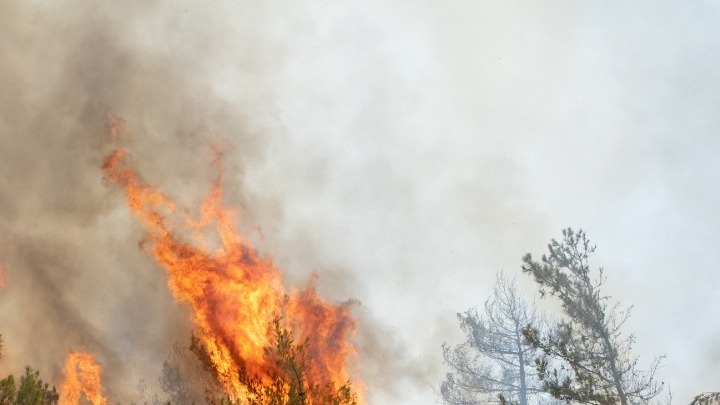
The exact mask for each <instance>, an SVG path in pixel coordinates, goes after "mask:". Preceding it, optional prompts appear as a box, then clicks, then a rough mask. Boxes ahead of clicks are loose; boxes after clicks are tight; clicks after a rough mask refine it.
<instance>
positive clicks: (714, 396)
mask: <svg viewBox="0 0 720 405" xmlns="http://www.w3.org/2000/svg"><path fill="white" fill-rule="evenodd" d="M717 404H720V392H705V393H702V394H700V395H696V396H695V398H693V401H692V402H691V403H690V405H717Z"/></svg>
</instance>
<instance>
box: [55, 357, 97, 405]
mask: <svg viewBox="0 0 720 405" xmlns="http://www.w3.org/2000/svg"><path fill="white" fill-rule="evenodd" d="M101 372H102V367H100V366H99V365H97V364H95V361H94V360H93V357H92V355H90V354H88V353H83V352H70V353H69V354H68V357H67V360H66V361H65V368H64V373H65V379H64V380H63V382H62V384H61V385H60V401H59V405H77V404H78V402H79V401H80V395H81V394H83V393H84V394H85V396H86V397H87V399H88V400H90V402H92V403H93V405H106V404H107V399H106V398H105V397H104V396H103V395H102V386H101V385H100V373H101Z"/></svg>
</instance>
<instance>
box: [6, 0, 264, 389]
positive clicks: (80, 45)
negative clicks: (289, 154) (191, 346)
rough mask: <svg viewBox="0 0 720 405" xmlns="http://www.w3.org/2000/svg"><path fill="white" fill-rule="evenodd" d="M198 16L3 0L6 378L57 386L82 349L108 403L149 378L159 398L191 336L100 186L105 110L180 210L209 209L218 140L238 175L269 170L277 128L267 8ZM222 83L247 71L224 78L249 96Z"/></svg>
mask: <svg viewBox="0 0 720 405" xmlns="http://www.w3.org/2000/svg"><path fill="white" fill-rule="evenodd" d="M194 5H196V4H193V3H191V2H187V3H183V2H175V1H172V2H170V1H168V2H160V1H157V2H145V1H132V2H124V4H122V5H120V4H110V3H107V4H99V3H97V4H91V3H88V2H83V1H72V0H71V1H64V2H44V1H38V2H24V3H22V4H21V3H14V2H3V3H2V4H0V15H2V16H3V17H2V19H3V23H2V24H0V45H1V48H2V49H3V52H4V53H5V57H3V58H2V60H1V61H0V86H1V87H2V88H3V89H4V90H3V92H2V94H1V95H0V140H1V141H2V148H0V173H2V176H0V236H1V239H0V257H2V261H3V262H4V264H5V267H6V270H7V271H6V272H7V281H8V285H7V287H6V288H5V289H4V290H3V291H2V292H1V294H2V300H3V305H2V306H0V317H1V318H2V319H3V322H2V325H1V326H0V333H2V335H3V338H4V342H5V344H4V346H5V347H4V353H3V354H4V357H3V358H4V359H5V360H4V361H3V367H4V368H5V369H6V370H7V371H14V372H17V371H18V370H21V369H22V368H23V367H24V366H25V365H26V364H29V365H32V366H33V367H37V368H39V369H40V370H41V372H42V373H43V375H46V376H49V378H48V379H49V380H54V381H58V380H59V377H60V376H59V372H60V365H61V362H62V361H63V359H64V357H65V355H66V353H67V350H68V349H69V348H76V349H80V350H84V351H88V352H91V353H93V354H95V355H96V356H97V358H98V361H99V362H100V363H101V364H103V366H105V368H106V370H105V372H104V379H105V380H106V381H105V382H106V383H107V386H108V394H109V396H110V397H111V398H113V400H118V401H127V400H130V399H132V398H133V397H132V396H133V395H136V385H137V381H138V379H140V378H145V379H146V380H147V381H149V382H150V384H151V385H152V384H155V385H154V386H152V387H151V388H152V389H155V390H157V377H158V376H159V375H160V371H161V367H162V364H163V360H164V357H165V356H166V355H167V354H168V353H169V352H170V348H171V347H172V344H173V343H174V342H175V341H182V342H183V344H185V342H186V341H188V340H189V331H190V326H189V323H188V321H187V314H186V313H185V309H184V308H183V307H181V306H179V305H178V304H177V303H175V302H174V301H173V300H172V298H171V296H170V294H169V292H168V289H167V287H166V284H165V276H164V274H163V273H162V271H160V270H158V268H157V266H156V265H155V264H154V263H153V262H152V259H150V258H148V257H146V255H145V254H144V253H143V252H141V251H140V249H139V248H138V245H137V244H138V242H140V240H141V239H142V231H141V229H140V227H139V225H138V224H137V223H136V221H135V219H134V218H132V217H131V216H130V214H129V213H128V212H127V208H126V207H125V205H124V200H123V198H122V195H121V194H120V193H119V192H118V191H117V190H113V189H112V188H110V187H107V186H106V185H105V184H103V182H102V174H101V172H100V166H101V161H102V158H103V155H104V153H105V152H106V151H107V150H106V149H107V142H108V140H107V130H106V125H107V118H108V116H107V114H108V112H113V113H116V114H118V115H121V116H123V117H124V118H126V119H127V120H128V121H129V122H130V128H132V132H133V134H135V137H134V138H133V139H131V140H129V141H128V142H129V143H131V144H132V146H131V147H130V150H131V153H132V155H133V158H134V159H136V161H138V162H140V166H141V167H142V171H143V174H144V175H146V176H147V178H149V179H152V181H153V182H158V183H163V186H164V187H165V188H166V189H169V190H170V192H171V194H176V195H178V196H180V200H181V201H182V202H184V203H185V202H186V203H188V204H192V203H193V202H195V201H196V200H197V199H199V198H200V196H201V195H202V194H203V192H204V191H205V186H206V185H207V179H209V178H210V176H212V175H213V174H212V173H211V169H209V167H208V166H209V165H208V163H209V162H210V160H211V158H212V157H211V155H210V153H209V152H208V150H207V145H208V138H210V137H213V138H218V139H226V140H227V143H228V145H227V148H226V149H227V150H228V158H227V160H228V166H230V169H232V170H233V173H235V174H236V175H237V176H238V178H241V176H242V172H243V167H244V166H245V165H246V164H247V162H250V161H253V160H257V159H262V157H263V153H264V148H265V145H267V143H268V142H269V141H270V139H271V137H272V136H273V134H274V133H277V130H276V128H271V127H272V126H273V125H275V123H274V120H273V118H272V117H271V114H272V110H271V109H270V107H269V105H268V104H267V103H266V102H265V100H264V98H265V97H267V94H266V91H269V90H271V88H270V87H269V86H268V87H264V84H265V83H264V80H265V77H266V76H267V75H269V74H271V72H272V70H273V66H274V65H275V64H276V61H275V60H274V59H275V58H274V56H273V55H272V54H271V53H269V50H270V49H272V48H273V47H274V44H272V40H266V39H265V37H264V36H261V35H259V34H258V33H253V32H252V30H253V27H254V25H253V24H251V21H253V20H254V19H257V18H259V19H263V17H262V16H263V15H264V13H266V10H264V9H263V7H252V8H251V7H247V6H245V7H241V6H236V5H232V4H231V3H230V2H226V3H220V4H216V5H215V6H214V7H211V8H205V9H204V10H197V9H195V8H194V7H193V6H194ZM190 13H193V18H189V17H188V15H190ZM197 13H201V14H202V13H204V14H202V15H199V16H198V15H197ZM229 13H232V15H233V17H232V18H231V17H223V15H228V14H229ZM233 30H235V31H245V32H242V34H243V35H242V37H243V42H238V43H234V42H233V41H234V40H233V39H232V38H236V37H237V35H234V34H237V32H228V31H233ZM268 42H269V43H268ZM218 66H222V68H218ZM222 69H229V70H231V71H225V72H224V73H223V72H222V71H221V70H222ZM233 69H237V71H232V70H233ZM219 74H225V75H226V76H228V81H232V80H233V79H234V78H235V76H237V77H240V76H242V78H243V81H241V82H240V81H237V80H235V81H233V82H232V83H228V82H226V84H227V85H228V86H233V85H235V86H238V88H237V89H234V90H233V91H231V92H230V94H231V95H233V97H236V98H234V99H232V100H230V96H229V95H228V94H227V93H226V94H221V91H227V89H226V88H218V85H217V75H219ZM236 94H242V96H241V97H238V96H236ZM236 180H237V179H236ZM233 190H234V191H235V193H234V195H232V196H231V197H230V198H232V199H233V202H236V203H238V204H245V203H246V197H245V196H244V195H243V194H242V185H241V184H237V186H236V187H231V188H230V191H231V192H232V191H233ZM248 198H251V197H248ZM245 219H246V220H247V221H249V222H250V223H257V220H256V218H253V217H252V215H248V216H247V217H246V218H245Z"/></svg>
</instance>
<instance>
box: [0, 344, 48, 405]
mask: <svg viewBox="0 0 720 405" xmlns="http://www.w3.org/2000/svg"><path fill="white" fill-rule="evenodd" d="M1 350H2V336H0V355H1ZM59 399H60V396H59V395H58V393H57V391H56V390H55V387H52V388H50V386H49V384H48V383H45V382H43V380H42V379H40V372H39V371H33V370H32V369H31V368H30V367H25V374H24V375H23V376H21V377H20V386H19V387H18V385H17V383H16V382H15V377H14V376H13V375H12V374H10V375H8V376H7V377H5V378H3V379H2V380H0V405H52V404H57V402H58V400H59Z"/></svg>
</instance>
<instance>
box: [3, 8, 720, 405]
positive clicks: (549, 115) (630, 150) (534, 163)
mask: <svg viewBox="0 0 720 405" xmlns="http://www.w3.org/2000/svg"><path fill="white" fill-rule="evenodd" d="M719 18H720V6H718V5H717V4H716V3H714V2H710V1H694V2H674V1H665V0H661V1H653V2H650V1H637V2H623V1H606V2H602V3H599V2H572V1H559V0H558V1H551V0H548V1H533V2H530V1H504V2H497V1H496V2H492V1H445V2H432V1H413V2H410V1H399V0H392V1H345V2H321V1H296V2H281V1H272V0H271V1H264V2H260V1H246V0H241V1H218V2H214V3H213V4H208V3H206V2H200V1H189V0H182V1H149V2H147V1H127V2H122V3H120V2H92V3H91V2H83V1H79V0H64V1H59V2H57V1H53V2H51V1H44V0H33V1H26V2H22V4H21V3H19V2H18V3H10V2H4V3H3V4H1V5H0V21H1V22H2V24H0V26H1V27H0V47H1V48H2V49H3V54H4V56H3V58H2V59H0V88H2V89H3V92H2V94H0V142H1V145H2V148H0V261H1V262H2V263H3V264H4V268H5V272H6V285H5V287H4V288H3V289H2V290H0V319H3V321H2V322H0V333H2V335H3V340H4V344H3V351H4V353H3V361H2V363H0V370H2V371H16V370H21V369H22V367H23V366H24V365H25V364H32V365H35V366H36V367H39V368H40V369H41V370H42V371H43V374H44V375H48V376H50V377H51V379H52V378H53V377H57V375H58V373H59V365H60V364H61V362H62V359H63V357H64V355H65V352H66V350H67V349H68V348H69V347H77V346H81V347H84V348H86V349H87V350H89V351H93V352H95V353H97V354H98V356H99V360H100V362H101V363H102V364H103V365H104V366H105V367H106V373H105V375H106V377H107V379H108V384H107V385H108V390H109V393H110V394H113V395H114V397H115V398H118V400H123V401H127V398H131V397H132V395H134V394H135V393H136V385H137V380H138V379H140V378H144V379H147V381H148V383H149V385H150V387H151V388H152V387H156V386H154V385H153V384H155V381H156V379H157V377H156V376H157V375H158V374H159V372H160V368H161V366H162V361H163V359H164V358H165V356H166V355H167V352H168V350H169V348H170V347H171V345H172V344H173V341H174V340H173V339H175V340H177V339H183V337H182V336H183V335H182V333H184V331H187V327H188V324H187V322H188V321H187V317H186V314H185V313H184V312H183V311H182V310H181V309H178V304H177V303H175V302H174V300H173V299H172V296H171V295H170V293H169V292H168V291H167V288H166V287H165V284H164V278H163V277H164V276H163V273H162V272H161V271H160V270H159V269H158V266H157V265H156V264H155V263H154V262H153V260H152V259H151V258H148V257H147V256H146V255H145V254H144V253H143V252H142V251H140V249H138V242H139V241H140V240H141V239H142V227H141V225H140V224H139V223H138V221H137V220H136V219H134V218H133V217H132V215H131V214H130V213H128V212H127V207H125V205H124V202H123V199H122V196H121V195H120V194H119V192H118V190H114V189H113V188H112V187H108V185H107V184H105V183H103V180H102V173H101V171H100V169H99V167H100V165H101V162H102V159H103V156H104V153H105V152H106V151H107V138H106V129H105V125H106V124H107V112H108V111H112V112H113V113H115V114H118V115H120V116H122V117H123V118H124V119H126V120H127V121H128V123H129V126H130V128H131V131H130V132H132V133H133V134H134V135H133V138H132V139H131V140H130V144H131V145H132V146H131V153H132V155H133V157H134V158H135V160H136V161H137V162H138V163H137V166H138V170H139V171H140V172H141V173H142V174H143V176H144V177H145V178H146V179H148V180H149V181H151V182H153V183H156V184H160V185H162V187H163V188H165V189H167V190H168V191H169V192H170V193H171V194H172V195H173V196H175V197H176V198H177V199H179V200H180V201H181V202H185V203H187V204H190V205H191V204H193V203H196V202H197V200H198V198H199V196H201V195H202V194H203V192H204V191H205V190H206V186H207V182H208V179H210V178H211V177H212V170H211V169H209V165H208V162H209V155H208V154H207V153H206V149H207V143H208V141H207V139H208V138H210V139H213V140H221V142H223V145H226V146H227V151H226V152H225V154H224V156H225V160H226V163H227V167H228V168H227V173H226V184H225V187H226V189H227V190H228V191H227V192H228V196H227V199H228V200H230V202H231V203H233V204H238V205H239V206H242V209H243V213H244V216H243V223H242V226H243V229H242V231H244V232H247V233H248V234H249V235H251V237H252V238H253V239H254V240H255V242H256V244H257V247H258V249H259V250H260V251H261V252H262V253H263V254H266V255H271V256H272V257H273V258H274V261H275V263H276V264H277V265H278V267H279V268H281V269H283V270H284V271H285V275H286V283H287V284H288V285H304V283H305V282H306V281H307V279H308V277H310V275H311V274H312V273H316V274H318V276H319V279H318V282H317V287H318V289H319V291H320V292H321V294H322V295H323V296H325V297H327V298H328V299H331V300H337V301H344V300H348V299H352V300H354V301H356V302H357V303H356V310H355V311H356V312H355V313H356V316H357V317H358V319H359V321H360V328H359V331H358V335H357V337H356V339H357V344H358V350H359V353H358V358H357V367H358V369H359V371H358V372H359V373H360V374H361V375H362V378H363V380H365V381H366V384H367V397H368V400H369V403H371V404H391V403H392V404H433V403H436V401H438V395H437V389H438V386H439V384H440V382H441V381H442V379H443V376H444V374H445V373H446V372H447V371H448V370H447V369H446V368H445V367H444V366H443V364H442V356H441V355H442V351H441V345H442V343H443V342H448V343H450V344H456V343H459V342H460V341H461V339H462V336H461V331H460V328H459V324H458V322H457V320H456V317H455V314H456V313H457V312H461V311H464V310H466V309H468V308H470V307H472V306H476V305H481V304H482V303H483V302H484V301H485V300H486V299H487V298H488V297H489V294H490V293H491V291H492V286H493V283H494V277H495V273H496V272H497V271H499V270H503V271H504V272H505V273H506V274H509V275H511V276H515V277H517V279H518V282H519V285H520V286H521V288H522V290H523V291H524V292H525V294H526V296H527V297H530V298H532V297H534V296H535V292H536V287H535V286H534V285H533V282H532V280H530V277H529V276H527V275H524V274H522V273H521V271H520V266H521V263H522V261H521V258H522V256H523V255H524V254H525V253H528V252H531V253H533V254H534V255H540V254H542V253H544V252H545V250H546V248H545V246H546V244H547V243H548V242H549V241H550V239H551V238H559V237H561V230H562V229H563V228H566V227H573V228H582V229H584V230H585V231H586V232H587V234H588V236H589V238H590V239H591V240H592V241H593V243H594V244H596V245H597V251H596V253H595V255H594V256H593V257H592V262H591V264H594V265H596V266H600V267H603V268H604V269H605V275H606V276H607V279H608V280H607V284H606V290H605V292H606V293H607V294H608V295H611V296H612V298H613V299H614V300H617V301H619V302H622V303H623V304H624V305H628V306H630V305H631V306H633V310H632V317H631V318H630V320H629V321H628V323H627V324H626V330H627V331H628V333H630V332H634V333H635V334H636V338H637V341H636V345H635V350H636V351H637V353H638V354H639V355H640V356H641V360H640V362H641V364H643V363H644V364H649V363H650V361H651V359H652V358H653V357H654V356H657V355H661V354H665V355H667V358H666V360H665V362H664V367H663V368H662V369H661V370H660V371H659V377H660V378H661V379H662V380H663V381H666V382H667V383H668V384H669V386H670V387H671V389H672V391H673V393H674V402H675V403H689V402H690V400H691V399H692V397H693V396H694V395H695V394H698V393H700V392H703V391H709V390H717V388H718V386H720V377H718V374H717V373H716V372H715V370H716V369H717V364H718V362H720V347H718V345H717V341H718V340H719V339H720V314H719V313H718V312H717V311H716V310H715V308H714V306H713V304H712V302H714V301H715V300H713V298H714V293H715V291H716V290H717V289H718V288H719V287H720V274H718V273H717V272H716V271H715V270H714V265H713V264H712V263H713V256H714V255H713V251H714V250H715V249H716V247H717V246H718V245H720V236H718V234H717V232H714V231H715V230H717V229H719V228H720V216H718V215H716V214H715V207H717V206H718V205H719V204H718V203H720V192H719V191H718V188H717V184H718V180H720V178H719V177H720V163H718V162H719V161H718V159H717V158H716V156H717V154H718V152H720V136H719V135H718V133H719V130H720V118H718V117H719V116H718V114H717V113H716V111H717V108H718V107H719V106H720V70H718V68H717V66H718V64H719V62H720V60H718V56H717V52H716V50H717V49H719V47H720V32H719V29H718V28H717V27H718V25H717V21H718V20H719ZM257 229H260V230H261V232H258V231H257ZM177 336H180V337H179V338H178V337H177ZM155 389H157V388H155Z"/></svg>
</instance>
